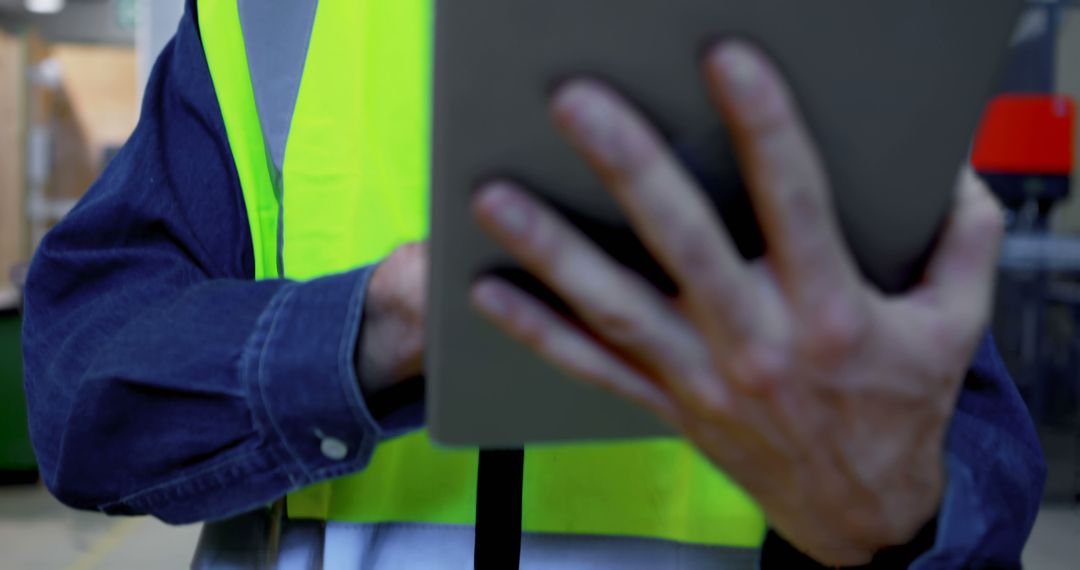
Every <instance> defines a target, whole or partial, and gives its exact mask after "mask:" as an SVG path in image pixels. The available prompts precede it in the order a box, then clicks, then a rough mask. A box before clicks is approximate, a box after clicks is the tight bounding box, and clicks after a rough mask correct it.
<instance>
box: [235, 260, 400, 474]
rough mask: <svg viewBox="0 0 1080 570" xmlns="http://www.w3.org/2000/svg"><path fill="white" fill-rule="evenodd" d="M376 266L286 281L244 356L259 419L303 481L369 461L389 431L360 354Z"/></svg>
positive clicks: (243, 364) (265, 434)
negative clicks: (368, 388)
mask: <svg viewBox="0 0 1080 570" xmlns="http://www.w3.org/2000/svg"><path fill="white" fill-rule="evenodd" d="M372 270H373V267H365V268H361V269H357V270H354V271H350V272H347V273H342V274H338V275H333V276H329V277H323V278H320V279H315V280H312V281H307V282H302V283H292V284H290V285H288V286H286V287H283V288H282V289H281V291H279V292H278V293H277V295H276V296H275V297H274V299H273V300H272V301H271V302H270V305H269V306H268V307H267V309H266V311H264V313H263V314H262V315H261V316H260V318H259V322H258V323H257V324H256V327H255V331H254V332H253V334H252V335H251V337H250V339H249V341H248V343H247V346H246V347H245V349H244V352H243V355H242V357H241V363H240V365H241V367H242V373H243V374H244V376H245V386H246V387H247V389H248V390H250V392H251V393H250V395H249V396H250V399H249V401H251V402H253V403H254V404H253V406H254V409H253V414H254V419H255V425H256V427H257V428H258V430H259V432H260V433H261V434H262V437H263V438H265V439H266V443H267V444H269V445H270V446H271V447H274V448H278V449H280V450H282V453H283V455H284V456H285V457H284V459H286V461H285V463H286V465H287V472H288V474H289V478H290V479H291V480H292V482H293V483H294V484H295V485H297V486H302V485H307V484H311V483H314V482H317V481H321V480H324V479H329V478H333V477H339V476H341V475H344V474H346V473H350V472H354V471H357V470H360V469H362V468H364V467H365V466H366V465H367V463H368V461H369V459H370V458H371V454H372V452H373V450H374V448H375V445H376V443H378V441H379V440H380V439H381V437H382V433H381V428H380V427H379V424H378V423H377V422H376V421H375V419H374V418H373V417H372V414H371V412H370V411H369V410H368V407H367V404H366V403H365V402H364V398H363V395H362V394H361V391H360V385H359V382H358V381H357V377H356V370H355V367H354V360H353V356H354V354H355V351H356V341H357V334H358V332H359V328H360V319H361V318H362V317H363V315H362V313H363V307H364V293H365V291H366V289H367V283H368V280H369V278H370V276H371V273H372Z"/></svg>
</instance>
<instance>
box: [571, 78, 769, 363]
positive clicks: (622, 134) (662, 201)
mask: <svg viewBox="0 0 1080 570" xmlns="http://www.w3.org/2000/svg"><path fill="white" fill-rule="evenodd" d="M553 113H554V116H555V120H556V123H557V124H558V125H559V127H560V129H561V130H563V131H564V132H565V133H566V135H567V136H568V137H569V139H570V140H571V142H572V144H573V145H574V146H575V147H577V148H578V149H579V151H580V152H581V153H582V154H583V155H584V157H585V158H586V160H587V161H588V162H589V163H590V164H591V165H592V167H593V168H594V170H596V172H597V173H598V174H599V175H600V177H601V178H602V179H603V180H604V181H605V183H606V186H607V188H608V190H609V191H610V192H611V193H612V194H613V195H614V197H615V199H616V200H617V201H618V202H619V204H620V206H621V207H622V209H623V210H624V211H625V212H626V214H627V216H628V218H629V220H630V222H631V224H632V225H633V227H634V229H635V230H636V231H637V233H638V235H639V236H640V237H641V239H642V241H643V242H644V243H645V245H646V247H647V248H648V249H649V251H650V252H651V253H652V254H653V256H654V257H655V258H656V260H657V261H658V262H659V263H660V265H661V266H662V267H664V269H665V270H666V271H667V272H668V273H669V274H670V275H671V276H672V277H673V278H674V280H675V281H676V283H677V284H678V286H679V289H680V293H681V294H683V295H685V296H687V297H688V298H689V300H690V304H691V306H694V307H695V308H696V309H697V310H696V311H695V312H696V313H698V316H701V315H708V316H710V317H713V318H715V319H716V324H719V325H720V326H721V331H720V332H722V333H723V334H724V336H725V337H726V338H727V339H729V340H731V339H738V338H745V337H750V336H752V335H753V329H754V321H753V319H747V318H742V317H744V316H745V315H747V314H753V313H754V310H753V306H754V305H755V303H756V299H755V294H754V288H753V286H752V281H751V279H750V276H749V274H748V270H747V267H746V264H745V262H744V261H743V260H742V258H741V257H740V256H739V254H738V252H737V250H736V249H735V247H734V245H733V244H732V242H731V239H730V237H729V236H728V235H727V233H726V232H725V231H724V230H723V226H722V224H721V222H720V220H719V218H718V216H717V215H716V212H715V210H714V208H713V205H712V204H711V203H710V202H709V201H708V200H707V199H706V198H705V196H704V194H703V193H702V192H701V190H700V189H699V188H698V187H697V184H696V183H695V182H694V181H693V180H692V179H691V178H690V176H689V175H688V174H687V173H686V171H685V170H683V168H682V167H681V166H680V165H679V163H678V162H677V161H676V160H675V158H674V157H673V156H672V154H671V153H670V152H669V150H668V149H667V147H666V145H665V144H664V143H663V141H662V139H661V138H660V137H659V136H658V135H657V133H656V132H655V131H654V129H652V128H651V127H650V126H649V125H648V123H647V122H646V121H645V120H644V119H643V118H642V117H641V115H640V114H639V113H637V112H635V111H634V110H633V109H632V108H631V106H630V105H629V104H627V103H626V102H625V101H624V100H623V99H622V98H620V97H619V96H617V95H616V94H615V93H613V92H612V91H611V90H610V89H608V88H606V87H604V86H602V85H600V84H598V83H596V82H593V81H587V80H582V81H576V82H573V83H571V84H569V85H567V86H566V87H564V88H563V89H561V90H560V91H559V93H558V94H557V95H556V98H555V101H554V104H553ZM732 306H736V307H741V308H744V309H745V310H741V311H735V312H732V311H727V310H725V308H727V307H732ZM729 344H731V343H729Z"/></svg>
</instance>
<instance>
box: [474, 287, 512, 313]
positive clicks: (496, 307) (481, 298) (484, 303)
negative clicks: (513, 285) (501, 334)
mask: <svg viewBox="0 0 1080 570" xmlns="http://www.w3.org/2000/svg"><path fill="white" fill-rule="evenodd" d="M471 297H472V302H473V304H474V305H476V306H477V308H479V309H480V310H481V311H483V312H485V313H487V314H489V315H491V316H495V317H504V316H506V313H507V301H506V295H504V294H503V291H502V287H501V286H500V285H499V284H498V283H495V282H494V281H492V280H490V279H485V280H483V281H480V282H479V283H477V284H476V285H474V286H473V288H472V295H471Z"/></svg>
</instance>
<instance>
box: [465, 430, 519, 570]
mask: <svg viewBox="0 0 1080 570" xmlns="http://www.w3.org/2000/svg"><path fill="white" fill-rule="evenodd" d="M524 467H525V451H524V450H522V449H511V450H505V451H481V452H480V466H479V471H478V473H477V478H476V543H475V546H474V550H473V568H475V569H476V570H489V569H494V570H507V569H509V570H513V569H515V568H518V567H519V565H520V563H521V476H522V471H523V469H524Z"/></svg>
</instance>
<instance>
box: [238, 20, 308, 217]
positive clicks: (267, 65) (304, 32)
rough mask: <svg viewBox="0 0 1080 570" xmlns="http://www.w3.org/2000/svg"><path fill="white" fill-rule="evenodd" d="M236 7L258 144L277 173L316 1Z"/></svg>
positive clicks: (287, 135) (287, 133)
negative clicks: (260, 136) (260, 133)
mask: <svg viewBox="0 0 1080 570" xmlns="http://www.w3.org/2000/svg"><path fill="white" fill-rule="evenodd" d="M237 5H238V7H239V11H240V26H241V27H242V28H243V32H244V47H245V49H246V51H247V60H248V69H249V71H250V73H251V86H252V89H253V90H254V91H255V106H256V108H258V111H259V123H260V124H261V125H262V131H263V139H265V141H266V147H267V152H269V153H270V158H271V160H273V163H274V166H275V167H276V168H277V170H278V172H281V166H282V163H283V162H284V160H285V142H286V141H287V140H288V138H289V125H290V124H291V123H292V116H293V110H294V109H296V98H297V95H299V93H300V77H301V76H303V74H304V61H305V60H306V59H307V52H308V44H310V43H311V30H312V27H313V25H314V24H315V10H316V8H317V7H318V5H319V2H318V0H281V1H274V2H271V1H269V0H237ZM279 198H280V197H279Z"/></svg>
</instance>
